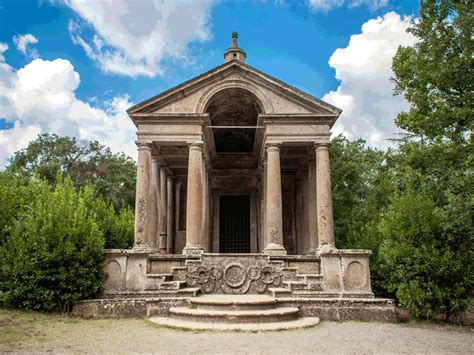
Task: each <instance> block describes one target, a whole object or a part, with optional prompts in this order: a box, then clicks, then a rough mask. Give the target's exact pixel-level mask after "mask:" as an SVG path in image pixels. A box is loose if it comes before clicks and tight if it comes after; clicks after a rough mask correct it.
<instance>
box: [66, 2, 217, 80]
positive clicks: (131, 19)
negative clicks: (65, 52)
mask: <svg viewBox="0 0 474 355" xmlns="http://www.w3.org/2000/svg"><path fill="white" fill-rule="evenodd" d="M63 1H64V3H65V4H66V5H67V6H69V7H70V8H71V9H72V10H74V11H75V12H76V13H77V14H78V15H79V16H80V17H81V18H82V20H83V21H84V22H85V23H87V24H89V25H90V26H92V27H93V28H94V30H95V32H96V33H95V34H94V35H92V36H89V37H88V38H86V36H84V34H83V33H84V30H85V29H86V26H85V23H82V22H81V23H78V22H72V21H71V22H70V24H69V33H70V35H71V38H72V40H73V42H74V43H76V44H78V45H80V46H81V47H82V48H83V49H84V50H85V52H86V54H87V55H88V56H89V57H90V58H91V59H93V60H94V61H96V62H97V63H98V65H99V67H100V68H101V69H102V70H103V71H104V72H108V73H114V74H121V75H128V76H132V77H136V76H139V75H143V76H148V77H153V76H155V75H160V74H162V65H161V61H162V59H164V58H174V59H180V60H182V59H186V52H187V49H188V45H189V43H191V42H192V41H206V40H208V39H209V38H210V36H211V33H210V31H209V26H210V23H209V21H210V12H211V8H212V6H213V4H214V2H215V1H214V0H185V1H160V0H154V1H149V0H114V1H88V2H86V1H80V0H63Z"/></svg>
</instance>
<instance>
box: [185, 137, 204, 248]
mask: <svg viewBox="0 0 474 355" xmlns="http://www.w3.org/2000/svg"><path fill="white" fill-rule="evenodd" d="M202 170H203V164H202V144H199V143H195V144H191V145H190V146H189V161H188V189H187V191H188V192H187V198H186V246H185V247H184V249H183V254H201V253H203V251H204V248H203V246H202V240H201V239H202V226H203V224H202V216H203V213H202V209H203V186H202V185H203V171H202Z"/></svg>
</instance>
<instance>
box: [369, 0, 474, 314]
mask: <svg viewBox="0 0 474 355" xmlns="http://www.w3.org/2000/svg"><path fill="white" fill-rule="evenodd" d="M473 25H474V24H473V8H472V1H471V0H457V1H455V0H426V1H422V2H421V6H420V17H419V19H417V20H416V21H414V22H413V24H412V26H411V28H410V30H409V31H410V32H411V33H413V34H414V35H415V36H417V37H418V39H419V41H418V42H417V44H416V45H415V46H414V47H406V48H404V47H401V48H399V50H398V52H397V54H396V56H395V57H394V60H393V71H394V74H395V78H394V79H393V81H394V82H395V93H397V94H403V95H404V97H405V98H406V99H407V101H408V102H409V103H410V105H411V107H410V110H409V111H408V112H402V113H400V114H399V115H398V117H397V124H398V125H399V126H400V127H401V128H404V129H406V130H407V131H408V132H409V138H407V139H406V140H405V142H402V144H401V145H400V147H399V151H398V154H397V155H396V156H395V159H394V161H393V166H394V169H393V171H394V176H393V180H394V183H395V184H396V186H397V190H396V191H395V193H394V194H393V196H391V197H390V200H391V201H390V204H389V205H388V207H387V209H386V210H385V212H384V216H383V218H382V219H381V220H380V221H379V222H377V223H375V224H374V225H373V226H372V228H371V231H372V232H373V233H374V234H378V235H379V236H380V238H383V239H384V240H383V242H382V245H381V247H380V260H378V263H379V265H380V269H381V270H382V273H383V274H384V275H385V279H384V280H383V282H382V283H383V285H384V287H385V288H386V289H387V290H389V291H390V292H394V293H395V294H396V296H397V298H398V300H399V302H400V303H401V304H402V305H403V306H404V307H406V308H407V309H408V311H409V312H410V314H412V315H413V316H415V317H426V318H431V317H433V316H434V315H436V314H437V313H439V312H443V313H444V314H445V315H446V319H449V317H450V315H451V314H453V313H455V312H458V311H462V310H463V309H464V308H465V307H466V306H467V304H468V297H469V292H471V291H472V289H473V287H474V225H473V220H474V219H473V215H472V211H473V210H474V198H473V194H472V191H473V190H474V180H473V174H472V166H473V165H472V164H473V154H472V135H471V134H472V129H473V123H474V119H473V100H474V99H473V83H474V74H473V67H474V66H473V64H474V63H473V57H472V55H473V53H472V49H473V33H472V28H473Z"/></svg>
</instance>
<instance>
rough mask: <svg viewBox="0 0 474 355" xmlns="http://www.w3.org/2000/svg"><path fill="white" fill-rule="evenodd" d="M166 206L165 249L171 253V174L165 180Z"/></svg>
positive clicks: (172, 237)
mask: <svg viewBox="0 0 474 355" xmlns="http://www.w3.org/2000/svg"><path fill="white" fill-rule="evenodd" d="M166 187H167V192H166V197H167V201H166V207H167V209H168V211H167V213H166V217H167V221H166V251H167V252H168V254H172V253H173V241H174V196H173V192H174V178H173V177H172V176H168V178H167V180H166Z"/></svg>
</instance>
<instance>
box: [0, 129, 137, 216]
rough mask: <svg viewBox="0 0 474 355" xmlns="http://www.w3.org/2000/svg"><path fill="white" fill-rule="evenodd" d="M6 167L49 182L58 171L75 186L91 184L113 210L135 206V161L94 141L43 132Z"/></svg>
mask: <svg viewBox="0 0 474 355" xmlns="http://www.w3.org/2000/svg"><path fill="white" fill-rule="evenodd" d="M7 170H8V171H9V172H11V173H14V174H16V175H18V176H21V177H25V178H28V177H31V176H33V175H35V174H37V175H39V176H40V177H41V178H44V179H46V180H47V181H49V182H50V183H51V184H54V182H55V179H56V174H57V172H58V171H60V172H61V173H62V174H65V175H68V176H70V177H71V179H72V180H73V181H74V184H75V186H76V187H77V188H80V187H83V186H85V185H86V184H87V183H91V184H93V185H94V188H95V189H96V191H97V192H98V193H99V194H100V195H101V196H102V197H103V198H104V199H106V200H107V201H111V202H112V203H113V204H114V207H115V209H116V210H119V209H120V208H123V207H130V208H133V206H134V200H135V181H136V180H135V179H136V177H135V174H136V164H135V162H134V161H133V160H132V159H131V158H130V157H127V156H126V155H125V154H123V153H122V154H113V153H112V152H111V151H110V149H109V148H107V147H105V146H103V145H101V144H99V143H98V142H97V141H94V142H89V143H87V144H79V142H78V141H77V140H76V138H71V137H59V136H57V135H55V134H52V135H51V134H42V135H39V136H38V138H37V139H36V140H34V141H32V142H30V143H29V145H28V147H27V148H25V149H23V150H20V151H18V152H16V153H15V155H14V157H13V158H12V160H11V162H10V165H9V166H8V168H7Z"/></svg>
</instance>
